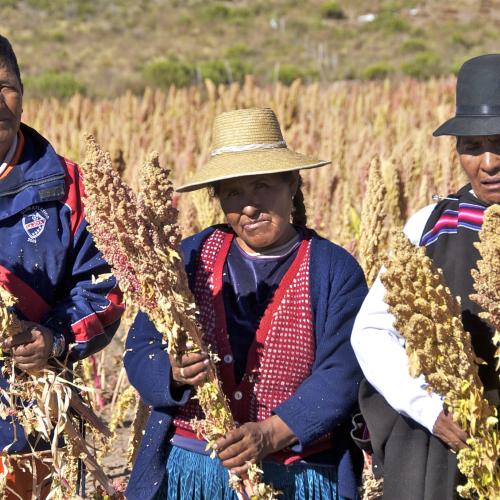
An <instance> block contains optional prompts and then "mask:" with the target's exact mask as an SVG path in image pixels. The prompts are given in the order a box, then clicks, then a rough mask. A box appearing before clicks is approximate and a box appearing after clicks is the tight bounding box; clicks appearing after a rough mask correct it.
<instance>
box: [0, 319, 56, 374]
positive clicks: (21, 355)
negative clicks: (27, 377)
mask: <svg viewBox="0 0 500 500" xmlns="http://www.w3.org/2000/svg"><path fill="white" fill-rule="evenodd" d="M21 323H22V326H23V331H22V332H21V333H19V334H17V335H14V336H13V337H10V338H8V339H7V340H6V341H5V342H4V348H5V349H8V350H10V351H11V353H12V357H13V358H14V361H15V362H16V366H17V367H18V368H21V370H24V371H27V372H33V371H37V370H41V369H42V368H45V367H46V366H47V363H48V360H49V358H50V354H51V352H52V345H53V343H54V334H53V333H52V331H51V330H50V329H49V328H47V327H45V326H42V325H39V324H37V323H33V322H32V321H22V322H21Z"/></svg>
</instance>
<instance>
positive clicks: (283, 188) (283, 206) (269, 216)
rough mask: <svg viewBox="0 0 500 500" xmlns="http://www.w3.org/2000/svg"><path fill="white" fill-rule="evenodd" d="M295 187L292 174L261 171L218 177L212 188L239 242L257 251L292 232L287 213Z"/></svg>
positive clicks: (288, 237) (277, 243)
mask: <svg viewBox="0 0 500 500" xmlns="http://www.w3.org/2000/svg"><path fill="white" fill-rule="evenodd" d="M296 190H297V177H296V176H290V177H289V178H285V177H283V176H282V175H280V174H264V175H252V176H248V177H239V178H236V179H228V180H225V181H221V182H220V183H219V184H218V186H217V190H216V191H217V196H218V197H219V200H220V204H221V208H222V210H223V212H224V214H225V215H226V219H227V222H228V224H229V225H230V226H231V228H232V229H233V231H234V232H235V233H236V236H237V241H238V243H239V244H240V246H241V247H242V248H243V249H244V250H251V251H256V252H258V251H262V250H264V249H267V250H269V249H272V248H274V247H277V246H279V245H282V244H284V243H286V242H287V241H288V240H289V239H291V238H292V236H293V235H294V232H295V230H294V228H293V226H292V225H291V223H290V216H291V213H292V208H293V202H292V199H293V196H294V194H295V191H296Z"/></svg>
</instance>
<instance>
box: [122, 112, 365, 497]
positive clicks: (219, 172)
mask: <svg viewBox="0 0 500 500" xmlns="http://www.w3.org/2000/svg"><path fill="white" fill-rule="evenodd" d="M328 163H329V162H326V161H320V160H316V159H314V158H309V157H307V156H304V155H301V154H298V153H295V152H293V151H291V150H290V149H288V148H287V146H286V143H285V141H284V140H283V136H282V134H281V131H280V127H279V123H278V121H277V119H276V116H275V115H274V113H273V112H272V111H271V110H270V109H242V110H237V111H231V112H227V113H223V114H221V115H219V116H218V117H217V118H216V120H215V124H214V133H213V149H212V154H211V158H210V160H209V161H208V162H207V164H206V165H205V166H204V167H203V168H202V169H200V171H199V172H198V173H197V174H196V175H195V176H194V177H193V178H192V179H191V180H190V181H189V182H188V183H187V184H185V185H183V186H181V187H179V189H178V191H181V192H183V191H192V190H195V189H200V188H203V187H210V188H212V189H213V191H214V193H215V196H217V198H218V199H219V201H220V204H221V207H222V210H223V211H224V213H225V215H226V219H227V225H219V226H214V227H210V228H208V229H205V230H204V231H202V232H200V233H198V234H196V235H194V236H192V237H190V238H187V239H186V240H184V242H183V253H184V259H185V263H186V270H187V273H188V276H189V279H190V287H191V289H192V290H193V293H194V295H195V299H196V302H197V305H198V308H199V311H200V316H199V320H200V322H201V324H202V326H203V330H204V338H205V342H206V343H207V344H209V345H211V347H212V349H213V350H214V351H215V352H217V354H218V356H219V358H220V360H221V361H220V363H218V370H219V376H220V378H221V380H222V386H223V389H224V392H225V394H226V396H227V397H228V400H229V402H230V406H231V410H232V412H233V415H234V417H235V419H236V420H237V421H238V423H239V427H238V428H237V429H236V430H233V431H231V432H230V433H228V434H227V435H226V436H225V437H224V438H222V439H220V440H219V441H218V442H217V455H218V459H215V460H212V459H210V458H209V456H208V453H207V452H206V451H205V443H204V442H203V441H200V440H199V439H197V436H196V435H195V434H194V432H193V430H192V428H191V425H190V421H191V419H192V418H193V417H199V418H202V414H201V410H200V408H199V406H198V405H197V404H196V402H195V401H193V400H191V401H190V395H191V393H192V387H193V386H196V385H197V384H200V383H201V382H202V381H203V380H204V378H205V376H206V374H207V371H206V368H207V365H206V362H207V355H206V354H205V353H197V354H188V355H184V356H183V357H182V359H181V360H180V362H179V363H178V362H177V361H176V360H175V359H169V358H168V356H167V354H166V353H165V352H164V351H163V350H162V345H161V335H160V334H159V333H158V332H157V331H156V330H155V329H154V327H153V325H152V323H151V322H150V321H149V320H148V318H147V316H146V315H144V314H139V315H138V316H137V318H136V320H135V322H134V325H133V327H132V329H131V331H130V333H129V336H128V341H127V353H126V355H125V367H126V369H127V373H128V376H129V378H130V381H131V383H132V384H133V385H134V386H135V387H136V388H137V389H138V390H139V393H140V394H141V397H142V398H143V400H144V401H146V402H148V403H149V404H151V405H152V414H151V417H150V419H149V422H148V426H147V428H146V431H145V435H144V438H143V440H142V445H141V449H140V450H139V454H138V458H137V460H136V463H135V465H134V470H133V472H132V476H131V480H130V483H129V487H128V491H127V494H128V498H141V499H146V498H153V497H155V495H157V498H162V497H166V498H168V499H173V498H175V499H177V498H182V499H186V500H189V499H201V498H217V499H222V498H227V499H230V498H235V496H234V492H233V491H232V490H230V489H229V486H228V473H227V469H229V470H231V471H233V472H235V473H237V474H239V475H242V474H243V475H244V473H245V471H246V468H247V462H252V461H261V460H263V470H264V480H265V481H266V482H270V483H272V484H273V485H274V487H275V488H277V489H279V490H281V491H283V498H285V499H293V498H297V499H298V498H308V499H324V500H327V499H337V498H349V499H351V498H357V479H358V477H357V475H356V473H355V471H357V470H358V465H359V461H358V455H357V454H356V451H355V450H354V449H353V447H352V446H351V442H350V439H349V429H348V427H349V422H350V418H351V414H352V412H353V410H354V409H355V407H356V393H357V387H358V383H359V379H360V370H359V367H358V364H357V362H356V360H355V357H354V353H353V351H352V349H351V347H350V343H349V337H350V333H351V328H352V323H353V320H354V316H355V315H356V313H357V311H358V308H359V306H360V304H361V302H362V300H363V298H364V296H365V294H366V285H365V282H364V277H363V273H362V271H361V270H360V268H359V266H358V265H357V263H356V262H355V260H354V259H353V258H352V257H351V256H350V255H349V254H348V253H347V252H346V251H344V250H343V249H341V248H339V247H338V246H336V245H334V244H333V243H330V242H329V241H327V240H325V239H323V238H321V237H319V236H318V235H317V234H316V233H314V231H312V230H310V229H309V228H307V227H306V225H305V223H306V214H305V208H304V203H303V196H302V192H301V189H300V185H301V179H300V176H299V173H298V171H299V170H300V169H307V168H316V167H321V166H323V165H327V164H328ZM151 359H153V360H155V361H156V363H155V364H154V368H153V370H152V367H151Z"/></svg>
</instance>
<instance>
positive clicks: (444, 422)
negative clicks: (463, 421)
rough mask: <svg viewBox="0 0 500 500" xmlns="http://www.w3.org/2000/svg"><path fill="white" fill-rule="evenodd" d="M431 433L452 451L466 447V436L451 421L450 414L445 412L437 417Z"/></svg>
mask: <svg viewBox="0 0 500 500" xmlns="http://www.w3.org/2000/svg"><path fill="white" fill-rule="evenodd" d="M432 432H433V434H434V435H435V436H437V437H438V438H439V439H441V441H444V442H445V443H446V444H447V445H448V446H449V447H450V448H451V449H452V450H453V451H459V450H461V449H462V448H465V447H466V446H467V438H468V436H467V434H466V433H465V432H464V431H463V430H462V429H461V428H460V427H459V425H458V424H457V423H455V422H454V421H453V417H452V415H451V413H448V412H447V411H446V410H443V411H442V412H441V413H440V414H439V415H438V418H437V419H436V423H435V424H434V427H433V429H432Z"/></svg>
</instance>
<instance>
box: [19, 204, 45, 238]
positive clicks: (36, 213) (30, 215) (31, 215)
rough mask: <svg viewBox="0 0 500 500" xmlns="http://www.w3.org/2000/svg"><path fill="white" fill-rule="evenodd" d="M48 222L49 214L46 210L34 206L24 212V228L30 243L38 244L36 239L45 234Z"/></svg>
mask: <svg viewBox="0 0 500 500" xmlns="http://www.w3.org/2000/svg"><path fill="white" fill-rule="evenodd" d="M48 220H49V214H48V212H47V210H45V209H44V208H41V207H38V206H34V207H30V208H28V209H27V210H26V211H25V212H24V215H23V221H22V222H23V228H24V230H25V231H26V234H27V235H28V241H29V242H30V243H36V239H37V238H38V237H39V236H40V235H41V234H42V233H43V230H44V229H45V225H46V224H47V221H48Z"/></svg>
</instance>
